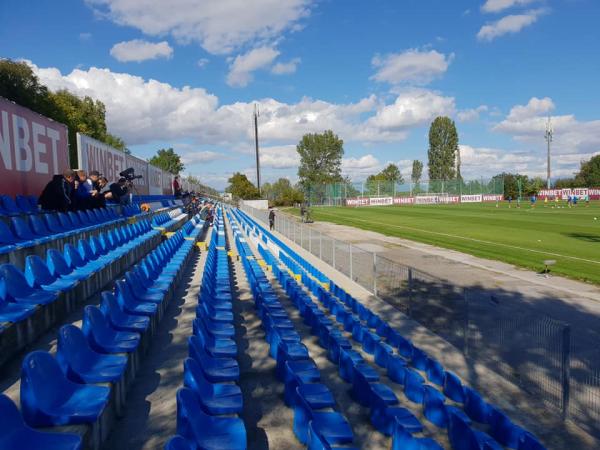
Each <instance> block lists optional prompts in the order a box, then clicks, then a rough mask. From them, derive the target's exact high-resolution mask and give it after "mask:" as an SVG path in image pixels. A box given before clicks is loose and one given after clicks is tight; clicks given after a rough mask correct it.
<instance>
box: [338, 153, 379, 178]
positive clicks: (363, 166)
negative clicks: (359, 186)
mask: <svg viewBox="0 0 600 450" xmlns="http://www.w3.org/2000/svg"><path fill="white" fill-rule="evenodd" d="M379 170H381V163H380V162H379V160H378V159H377V158H376V157H375V156H373V155H372V154H370V153H369V154H367V155H363V156H360V157H358V158H356V157H350V158H342V174H343V175H344V176H349V177H350V178H351V179H354V180H357V179H362V178H365V177H366V176H368V175H371V174H373V173H377V172H379Z"/></svg>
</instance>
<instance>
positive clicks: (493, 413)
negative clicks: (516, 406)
mask: <svg viewBox="0 0 600 450" xmlns="http://www.w3.org/2000/svg"><path fill="white" fill-rule="evenodd" d="M488 423H489V425H490V430H489V433H490V435H491V436H492V437H493V438H494V439H496V440H497V441H498V442H499V443H500V444H502V445H503V446H505V447H508V448H513V449H518V448H519V442H520V441H521V438H522V436H523V435H524V434H525V430H524V429H523V428H521V427H520V426H518V425H515V424H514V423H513V422H512V421H511V420H510V419H509V418H508V417H507V416H506V414H504V413H503V412H502V411H500V410H499V409H498V408H496V407H494V406H490V412H489V415H488Z"/></svg>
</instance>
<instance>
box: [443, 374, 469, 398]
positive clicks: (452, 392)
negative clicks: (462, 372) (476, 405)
mask: <svg viewBox="0 0 600 450" xmlns="http://www.w3.org/2000/svg"><path fill="white" fill-rule="evenodd" d="M444 395H445V396H446V397H448V398H449V399H451V400H454V401H455V402H458V403H464V402H465V390H464V388H463V385H462V382H461V381H460V378H458V377H457V376H456V375H455V374H453V373H452V372H448V371H446V373H445V376H444Z"/></svg>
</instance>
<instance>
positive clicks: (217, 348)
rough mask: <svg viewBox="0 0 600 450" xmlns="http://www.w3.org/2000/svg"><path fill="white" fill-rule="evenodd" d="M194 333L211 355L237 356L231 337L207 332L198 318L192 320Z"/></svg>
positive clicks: (235, 346)
mask: <svg viewBox="0 0 600 450" xmlns="http://www.w3.org/2000/svg"><path fill="white" fill-rule="evenodd" d="M193 332H194V335H196V336H198V337H199V338H200V341H201V342H202V345H203V346H204V349H205V350H206V351H207V352H208V353H209V354H210V355H211V356H216V357H232V358H235V357H236V356H237V345H236V343H235V341H234V340H233V339H229V338H218V337H214V336H213V335H211V334H210V333H208V332H207V331H206V330H205V329H204V326H203V323H202V321H201V320H200V319H197V318H196V319H194V322H193Z"/></svg>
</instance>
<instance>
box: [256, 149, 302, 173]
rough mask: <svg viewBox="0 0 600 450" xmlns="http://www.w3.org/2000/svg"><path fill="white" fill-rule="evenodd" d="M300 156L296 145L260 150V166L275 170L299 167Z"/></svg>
mask: <svg viewBox="0 0 600 450" xmlns="http://www.w3.org/2000/svg"><path fill="white" fill-rule="evenodd" d="M299 163H300V156H299V155H298V152H297V151H296V146H295V145H278V146H271V147H261V148H260V166H261V167H271V168H273V169H292V168H296V167H298V164H299Z"/></svg>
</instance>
